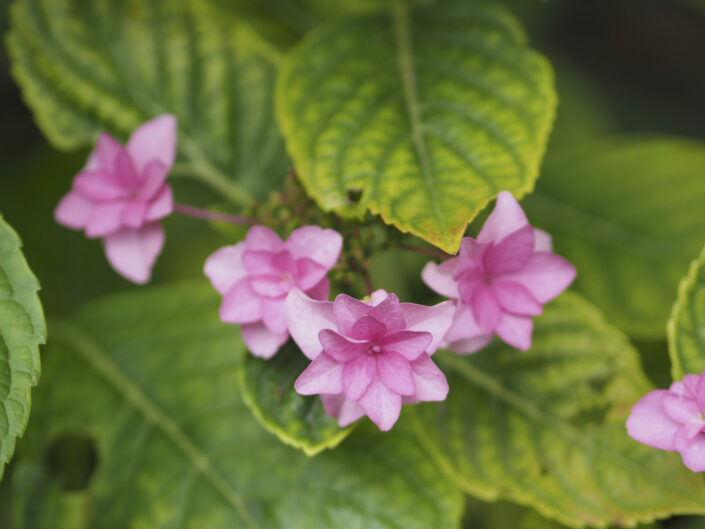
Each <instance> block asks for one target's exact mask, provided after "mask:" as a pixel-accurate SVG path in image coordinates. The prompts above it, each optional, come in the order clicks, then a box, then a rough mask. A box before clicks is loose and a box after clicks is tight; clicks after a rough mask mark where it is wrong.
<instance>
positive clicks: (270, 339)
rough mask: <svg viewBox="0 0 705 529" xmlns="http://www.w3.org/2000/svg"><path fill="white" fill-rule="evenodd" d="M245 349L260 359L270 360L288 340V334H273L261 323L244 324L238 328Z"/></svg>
mask: <svg viewBox="0 0 705 529" xmlns="http://www.w3.org/2000/svg"><path fill="white" fill-rule="evenodd" d="M240 331H241V332H242V340H243V341H244V342H245V345H246V346H247V349H248V350H249V351H250V352H251V353H252V354H253V355H255V356H257V357H260V358H265V359H269V358H272V357H273V356H274V355H275V354H276V353H277V351H279V348H280V347H281V346H282V345H284V344H285V343H286V341H287V340H288V339H289V333H288V332H283V333H279V334H276V333H273V332H272V331H270V330H269V329H268V328H267V327H266V326H265V325H264V323H262V322H256V323H246V324H244V325H242V326H241V327H240Z"/></svg>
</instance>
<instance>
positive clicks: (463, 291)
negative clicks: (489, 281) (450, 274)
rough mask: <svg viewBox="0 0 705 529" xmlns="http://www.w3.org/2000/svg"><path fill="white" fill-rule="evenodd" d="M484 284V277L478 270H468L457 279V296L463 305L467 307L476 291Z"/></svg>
mask: <svg viewBox="0 0 705 529" xmlns="http://www.w3.org/2000/svg"><path fill="white" fill-rule="evenodd" d="M485 284H486V282H485V275H484V273H482V271H481V270H480V269H474V270H468V271H467V272H466V273H464V274H463V275H461V276H460V277H459V278H458V296H459V298H460V299H461V300H462V302H463V303H465V304H466V305H469V304H471V303H472V298H474V297H475V294H477V290H478V289H479V288H480V287H481V286H483V285H485Z"/></svg>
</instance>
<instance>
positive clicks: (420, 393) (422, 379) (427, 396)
mask: <svg viewBox="0 0 705 529" xmlns="http://www.w3.org/2000/svg"><path fill="white" fill-rule="evenodd" d="M411 371H412V373H413V377H414V386H415V388H416V391H415V392H414V394H413V395H412V396H411V397H412V399H413V400H414V401H416V402H421V401H441V400H445V399H446V397H447V396H448V381H447V380H446V377H445V375H444V374H443V372H442V371H441V370H440V369H438V366H437V365H436V364H434V363H433V360H431V357H430V356H428V355H427V354H422V355H421V356H419V357H418V358H417V359H416V360H414V361H413V362H412V363H411Z"/></svg>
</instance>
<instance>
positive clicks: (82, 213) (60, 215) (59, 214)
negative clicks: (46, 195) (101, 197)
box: [54, 189, 96, 230]
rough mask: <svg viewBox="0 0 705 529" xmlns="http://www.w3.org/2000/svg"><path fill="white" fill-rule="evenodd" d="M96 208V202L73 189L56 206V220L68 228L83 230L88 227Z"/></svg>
mask: <svg viewBox="0 0 705 529" xmlns="http://www.w3.org/2000/svg"><path fill="white" fill-rule="evenodd" d="M95 207H96V204H95V202H93V201H92V200H90V199H89V198H88V197H86V196H85V195H84V194H83V193H81V192H80V191H78V190H76V189H72V190H71V191H69V192H68V193H66V195H64V197H63V198H62V199H61V201H60V202H59V204H58V205H57V206H56V209H55V210H54V219H56V222H58V223H59V224H62V225H63V226H66V227H67V228H73V229H76V230H78V229H82V228H85V227H86V224H87V222H88V219H89V218H90V217H91V214H92V213H93V209H95Z"/></svg>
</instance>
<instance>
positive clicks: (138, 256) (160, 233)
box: [103, 222, 164, 284]
mask: <svg viewBox="0 0 705 529" xmlns="http://www.w3.org/2000/svg"><path fill="white" fill-rule="evenodd" d="M103 242H104V244H105V254H106V256H107V257H108V261H109V262H110V264H111V265H112V266H113V268H114V269H115V270H116V271H117V272H118V273H119V274H121V275H122V276H124V277H126V278H127V279H129V280H130V281H132V282H134V283H140V284H142V283H146V282H147V281H149V278H150V275H151V272H152V266H153V265H154V262H155V261H156V260H157V256H158V255H159V253H160V252H161V251H162V247H163V246H164V230H163V228H162V226H161V224H159V223H158V222H153V223H150V224H145V225H144V226H142V227H141V228H140V229H138V230H133V229H129V228H125V229H122V230H120V231H118V232H115V233H112V234H110V235H108V236H107V237H106V238H105V239H104V241H103Z"/></svg>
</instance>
